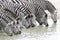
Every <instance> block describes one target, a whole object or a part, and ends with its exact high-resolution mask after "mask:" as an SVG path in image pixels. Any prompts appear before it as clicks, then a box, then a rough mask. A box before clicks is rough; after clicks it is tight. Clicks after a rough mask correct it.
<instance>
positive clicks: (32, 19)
mask: <svg viewBox="0 0 60 40" xmlns="http://www.w3.org/2000/svg"><path fill="white" fill-rule="evenodd" d="M10 2H12V3H14V4H19V5H24V6H25V7H26V4H25V3H22V1H20V0H10ZM26 8H27V7H26ZM27 11H29V12H30V10H29V9H28V8H27ZM30 13H31V12H30ZM31 15H32V16H33V17H31V18H29V17H28V16H27V22H28V23H29V24H30V25H31V26H32V27H33V26H34V25H35V26H36V17H35V15H34V14H33V13H31ZM32 24H33V25H32Z"/></svg>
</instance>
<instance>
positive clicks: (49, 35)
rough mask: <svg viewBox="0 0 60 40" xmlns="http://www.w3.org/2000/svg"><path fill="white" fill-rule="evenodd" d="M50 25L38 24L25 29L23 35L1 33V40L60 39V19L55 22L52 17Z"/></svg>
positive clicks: (49, 21)
mask: <svg viewBox="0 0 60 40" xmlns="http://www.w3.org/2000/svg"><path fill="white" fill-rule="evenodd" d="M48 23H49V27H43V26H38V27H35V28H30V29H23V30H22V34H21V35H14V36H13V37H9V36H7V35H5V34H4V33H0V40H58V39H60V38H59V37H60V27H59V26H60V20H59V19H58V22H57V24H54V23H53V21H52V20H51V19H49V20H48Z"/></svg>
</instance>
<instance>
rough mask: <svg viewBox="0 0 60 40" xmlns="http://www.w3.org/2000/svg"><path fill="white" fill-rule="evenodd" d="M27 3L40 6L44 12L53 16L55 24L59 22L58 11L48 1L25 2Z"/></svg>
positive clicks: (29, 0)
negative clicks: (46, 11)
mask: <svg viewBox="0 0 60 40" xmlns="http://www.w3.org/2000/svg"><path fill="white" fill-rule="evenodd" d="M25 1H27V2H28V3H29V4H38V5H39V6H40V7H41V8H43V10H48V11H49V12H50V14H51V18H52V20H53V22H54V23H56V22H57V9H56V8H55V6H54V5H53V4H52V3H51V2H49V1H48V0H25ZM28 3H27V4H28ZM29 4H28V5H29Z"/></svg>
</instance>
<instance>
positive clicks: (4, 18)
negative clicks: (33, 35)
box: [0, 10, 21, 36]
mask: <svg viewBox="0 0 60 40" xmlns="http://www.w3.org/2000/svg"><path fill="white" fill-rule="evenodd" d="M20 26H21V23H20V24H19V23H18V22H17V21H16V20H15V19H13V17H11V16H10V15H7V12H3V10H0V27H1V29H2V30H3V31H4V32H5V33H7V35H9V36H12V35H13V34H15V35H16V34H21V29H20Z"/></svg>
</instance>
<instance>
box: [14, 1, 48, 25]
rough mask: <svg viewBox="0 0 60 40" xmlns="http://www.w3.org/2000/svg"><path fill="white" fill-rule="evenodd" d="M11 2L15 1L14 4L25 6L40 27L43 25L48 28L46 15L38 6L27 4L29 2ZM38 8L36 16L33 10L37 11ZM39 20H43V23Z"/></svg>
mask: <svg viewBox="0 0 60 40" xmlns="http://www.w3.org/2000/svg"><path fill="white" fill-rule="evenodd" d="M13 1H15V3H18V2H21V3H22V4H23V5H25V6H26V7H27V8H28V9H29V10H30V11H31V12H32V13H33V14H34V15H35V17H36V20H37V21H38V23H39V24H40V25H41V24H44V25H46V26H48V23H47V18H46V17H45V15H47V14H46V13H45V11H44V10H42V8H41V7H40V6H39V5H38V4H33V3H30V2H28V1H29V0H19V1H18V2H17V1H16V0H13ZM18 4H19V3H18ZM38 7H40V8H41V10H40V9H38V10H40V14H38V11H37V10H35V9H37V8H38ZM42 11H43V12H42ZM36 14H38V15H36ZM42 14H43V15H44V16H43V15H42ZM40 15H42V16H40ZM38 16H39V17H38ZM41 20H43V22H42V21H41Z"/></svg>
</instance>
